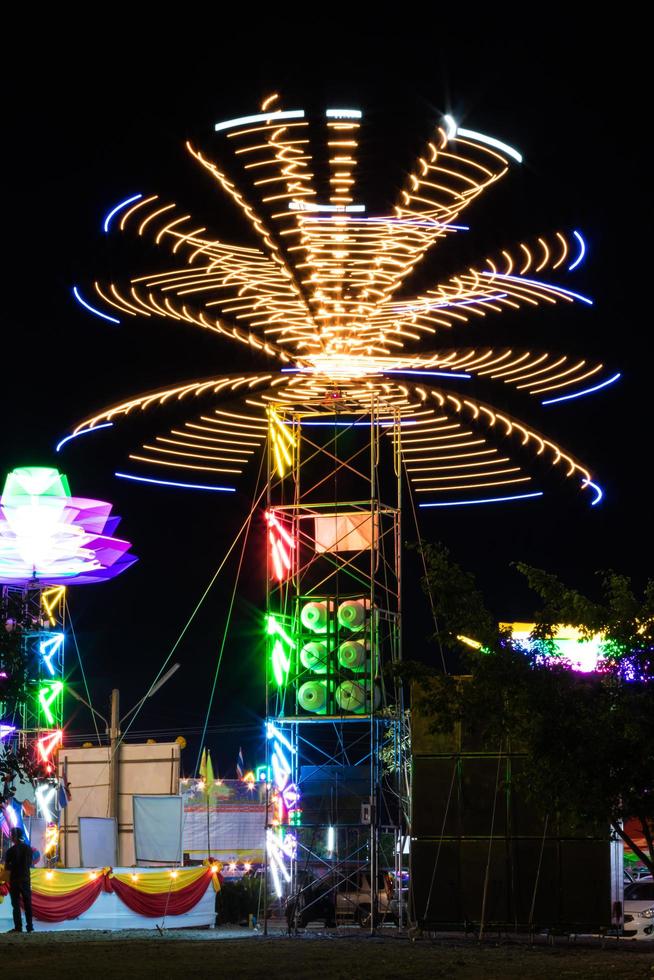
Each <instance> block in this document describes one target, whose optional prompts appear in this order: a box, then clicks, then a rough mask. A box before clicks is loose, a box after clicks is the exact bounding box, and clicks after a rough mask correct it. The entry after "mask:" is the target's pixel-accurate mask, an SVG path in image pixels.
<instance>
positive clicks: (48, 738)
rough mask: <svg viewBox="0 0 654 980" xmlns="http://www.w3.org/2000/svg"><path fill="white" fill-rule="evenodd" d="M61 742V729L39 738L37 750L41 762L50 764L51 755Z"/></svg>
mask: <svg viewBox="0 0 654 980" xmlns="http://www.w3.org/2000/svg"><path fill="white" fill-rule="evenodd" d="M62 740H63V732H62V730H61V728H57V729H55V731H53V732H48V733H47V734H46V735H42V736H41V738H40V739H39V740H38V742H37V750H38V754H39V756H40V758H41V760H42V761H43V762H50V760H51V758H52V753H53V752H54V750H55V749H56V748H59V746H60V745H61V743H62Z"/></svg>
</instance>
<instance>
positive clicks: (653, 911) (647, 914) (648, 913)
mask: <svg viewBox="0 0 654 980" xmlns="http://www.w3.org/2000/svg"><path fill="white" fill-rule="evenodd" d="M638 914H639V915H640V917H641V919H654V905H652V906H651V907H650V908H648V909H643V911H642V912H639V913H638Z"/></svg>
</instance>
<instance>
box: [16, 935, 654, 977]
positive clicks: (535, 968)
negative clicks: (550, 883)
mask: <svg viewBox="0 0 654 980" xmlns="http://www.w3.org/2000/svg"><path fill="white" fill-rule="evenodd" d="M235 937H239V938H235ZM0 962H1V963H2V968H3V970H2V972H3V975H5V976H19V977H20V978H21V980H31V978H32V977H34V978H37V977H38V978H41V977H47V978H48V980H58V978H60V977H61V978H63V977H65V978H66V980H99V978H112V980H113V978H116V980H118V978H120V980H123V978H130V980H131V978H140V977H146V978H150V977H156V978H157V980H168V978H171V977H179V978H180V980H186V978H193V977H217V976H218V977H226V978H230V977H233V976H238V977H246V978H247V977H259V978H261V977H264V976H266V975H268V976H271V977H275V978H283V980H287V978H288V980H303V978H305V977H306V978H310V980H321V978H327V977H329V978H331V980H367V978H372V977H380V978H382V977H383V978H386V977H406V978H407V980H423V978H425V980H426V978H430V980H437V978H441V977H447V978H450V977H456V978H459V977H460V978H462V980H477V978H485V980H486V978H487V980H505V978H513V977H516V978H518V977H519V978H521V980H532V978H535V980H536V978H537V980H540V978H547V980H559V978H563V977H574V978H577V977H579V978H583V980H586V978H587V980H602V978H604V977H612V978H620V980H622V978H625V980H627V978H628V980H639V978H641V977H648V978H650V980H652V978H654V942H652V943H640V944H639V943H635V942H625V941H621V942H620V943H617V942H616V941H615V940H609V941H607V943H606V945H605V946H604V948H602V947H601V945H600V944H599V942H589V941H584V942H582V941H578V942H576V943H574V942H570V943H568V942H567V941H566V940H557V942H556V943H555V944H554V945H553V946H548V945H546V944H545V943H544V942H540V943H538V944H535V945H533V946H530V945H529V944H528V943H527V942H525V941H522V940H521V941H519V942H512V941H510V940H504V941H502V942H496V941H492V940H488V941H485V942H484V943H482V944H481V945H480V944H479V943H477V942H476V941H475V940H474V939H472V938H471V939H468V940H465V939H451V938H448V939H417V940H416V941H411V940H410V939H407V938H403V937H401V936H396V937H392V938H391V937H383V938H376V937H375V938H371V937H369V936H365V935H363V934H361V933H353V934H351V935H347V936H343V937H341V936H338V937H337V936H332V935H330V934H326V933H308V934H304V935H301V936H298V937H295V938H287V937H285V936H282V935H277V936H272V937H270V938H265V937H263V936H259V935H257V934H253V933H248V932H247V931H246V930H241V931H240V932H239V931H238V930H216V931H198V932H193V933H189V932H186V931H185V932H166V933H165V934H163V935H162V936H159V937H157V938H153V936H152V932H138V933H136V934H135V933H134V932H120V933H118V932H114V933H107V932H92V933H91V932H60V933H40V934H39V933H34V934H33V935H31V936H28V935H18V936H12V935H4V936H0Z"/></svg>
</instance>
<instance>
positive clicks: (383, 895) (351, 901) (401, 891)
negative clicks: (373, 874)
mask: <svg viewBox="0 0 654 980" xmlns="http://www.w3.org/2000/svg"><path fill="white" fill-rule="evenodd" d="M408 892H409V889H408V885H407V883H406V882H405V881H404V879H403V880H402V884H401V886H400V887H399V888H398V885H397V880H396V877H395V874H394V873H393V872H391V871H380V872H379V874H378V876H377V906H376V909H375V910H374V912H373V908H372V904H373V903H372V901H371V890H370V878H369V876H368V873H367V872H363V873H362V874H361V876H360V878H359V880H358V881H356V880H355V881H351V882H348V884H347V887H346V888H345V889H344V890H342V891H339V893H338V895H337V897H336V916H337V918H338V917H339V916H341V917H343V918H345V917H347V916H349V917H351V918H353V919H354V921H355V922H357V923H358V924H359V925H360V926H361V927H362V928H363V929H369V928H370V919H371V916H372V915H374V918H375V925H381V924H382V923H389V922H392V923H393V924H394V925H399V921H400V905H401V906H402V919H403V920H405V919H406V908H407V897H408Z"/></svg>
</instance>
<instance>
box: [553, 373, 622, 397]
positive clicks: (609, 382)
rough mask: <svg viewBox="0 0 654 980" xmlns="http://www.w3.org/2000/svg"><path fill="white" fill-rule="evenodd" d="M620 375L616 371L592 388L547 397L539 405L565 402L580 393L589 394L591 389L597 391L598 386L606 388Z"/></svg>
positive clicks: (579, 395)
mask: <svg viewBox="0 0 654 980" xmlns="http://www.w3.org/2000/svg"><path fill="white" fill-rule="evenodd" d="M621 377H622V375H621V374H620V372H619V371H618V373H617V374H614V375H613V377H612V378H608V379H607V380H606V381H602V382H601V384H598V385H593V387H592V388H584V389H583V390H582V391H575V392H573V393H572V394H571V395H560V396H559V397H558V398H547V399H546V400H545V401H544V402H541V405H555V404H556V403H557V402H567V401H570V399H571V398H581V396H582V395H590V394H591V392H593V391H599V390H600V388H606V387H607V385H612V384H613V383H614V382H615V381H617V380H618V378H621Z"/></svg>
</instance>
